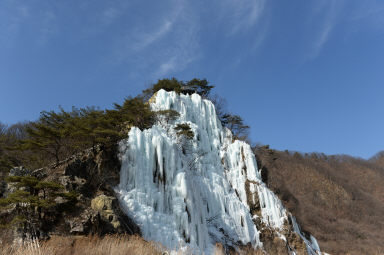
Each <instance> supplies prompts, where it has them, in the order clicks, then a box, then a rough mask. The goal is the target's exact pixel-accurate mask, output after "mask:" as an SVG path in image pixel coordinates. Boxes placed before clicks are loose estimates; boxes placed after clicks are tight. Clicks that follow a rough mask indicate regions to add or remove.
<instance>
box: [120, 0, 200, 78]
mask: <svg viewBox="0 0 384 255" xmlns="http://www.w3.org/2000/svg"><path fill="white" fill-rule="evenodd" d="M168 3H171V4H170V5H169V6H170V7H171V8H170V9H169V8H164V9H163V10H161V11H159V12H158V13H159V14H158V15H157V16H156V15H152V17H151V19H149V20H146V22H145V23H139V24H137V25H136V26H135V28H134V29H130V30H128V31H127V32H126V34H125V35H124V37H123V38H122V39H121V40H119V41H118V43H117V44H116V45H115V61H117V64H119V65H121V64H122V63H128V64H134V65H135V67H136V68H137V69H138V70H139V71H138V72H137V75H140V73H141V72H145V73H146V75H147V76H150V77H152V78H159V77H161V76H167V75H170V74H172V73H174V72H177V71H181V70H183V69H184V68H186V67H187V66H188V64H190V63H191V62H193V61H194V60H195V59H197V58H198V57H199V56H200V53H199V47H200V46H199V35H198V32H197V31H198V30H199V26H200V23H199V21H198V20H197V18H196V17H197V16H196V13H194V12H193V11H192V10H191V8H188V3H187V2H186V1H170V2H168ZM140 70H141V71H140Z"/></svg>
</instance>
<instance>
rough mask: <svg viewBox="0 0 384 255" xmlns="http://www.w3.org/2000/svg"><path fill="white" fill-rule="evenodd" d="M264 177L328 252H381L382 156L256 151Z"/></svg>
mask: <svg viewBox="0 0 384 255" xmlns="http://www.w3.org/2000/svg"><path fill="white" fill-rule="evenodd" d="M255 153H256V156H257V158H258V161H259V162H258V163H259V167H260V168H261V169H262V176H263V179H264V181H266V183H268V186H269V187H270V188H271V189H272V190H273V191H274V192H275V193H276V194H277V195H278V196H279V197H280V199H281V200H282V201H283V202H284V204H285V206H286V207H287V208H288V209H289V210H290V211H291V212H292V213H293V214H294V215H295V216H296V217H297V220H298V222H299V224H300V225H301V226H302V228H303V230H305V231H308V232H310V233H311V234H312V235H314V236H315V237H316V238H317V240H318V241H319V244H320V248H321V249H322V250H323V251H325V252H328V253H331V254H380V252H382V251H383V249H384V244H383V242H382V237H383V236H384V221H383V220H382V217H383V215H384V185H383V184H384V164H383V162H384V154H383V153H381V154H380V153H379V154H378V155H377V156H376V157H374V158H372V159H370V160H363V159H359V158H353V157H350V156H345V155H336V156H327V155H324V154H320V153H311V154H300V153H297V152H289V151H285V152H282V151H276V150H271V149H269V147H267V146H262V147H256V148H255Z"/></svg>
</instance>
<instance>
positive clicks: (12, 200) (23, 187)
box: [0, 176, 77, 229]
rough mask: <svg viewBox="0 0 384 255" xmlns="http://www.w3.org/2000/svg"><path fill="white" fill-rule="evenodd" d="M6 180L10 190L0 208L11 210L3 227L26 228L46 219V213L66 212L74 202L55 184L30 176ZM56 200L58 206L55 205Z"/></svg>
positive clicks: (2, 200) (73, 195) (13, 177)
mask: <svg viewBox="0 0 384 255" xmlns="http://www.w3.org/2000/svg"><path fill="white" fill-rule="evenodd" d="M6 181H7V183H8V184H9V185H11V186H12V187H13V191H12V192H11V193H10V194H9V195H8V196H7V197H5V198H0V209H6V208H14V214H12V215H11V220H10V221H9V222H2V223H1V225H2V226H3V227H12V226H15V227H20V228H23V229H30V227H31V225H32V226H33V224H39V222H42V221H44V220H46V218H47V217H48V216H49V214H50V213H57V211H61V212H62V211H63V208H64V211H66V210H68V209H70V208H71V207H73V205H74V204H75V203H76V201H77V198H76V197H77V194H76V193H74V192H63V191H64V187H63V186H62V185H60V184H58V183H55V182H47V181H40V180H38V179H37V178H36V177H33V176H9V177H8V178H6ZM59 198H60V199H61V200H62V202H61V203H60V204H58V203H57V202H56V200H57V199H59ZM58 209H59V210H58ZM33 220H37V222H33Z"/></svg>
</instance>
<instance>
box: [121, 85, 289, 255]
mask: <svg viewBox="0 0 384 255" xmlns="http://www.w3.org/2000/svg"><path fill="white" fill-rule="evenodd" d="M151 108H152V109H153V110H156V111H158V110H168V109H171V110H175V111H177V112H178V113H179V114H180V116H179V117H178V118H177V119H176V120H174V121H168V122H167V121H166V120H165V119H163V120H159V121H158V122H157V123H156V125H154V126H153V127H152V128H150V129H146V130H143V131H141V130H139V129H138V128H136V127H133V128H131V130H130V132H129V136H128V138H127V139H126V140H124V141H122V142H121V143H120V149H121V160H122V166H121V173H120V184H119V186H118V187H117V189H116V190H117V193H118V194H119V200H120V203H121V205H122V206H123V209H124V210H125V212H126V213H127V214H128V215H129V216H130V217H131V218H133V219H134V220H135V222H136V223H137V224H138V225H139V226H140V228H141V230H142V233H143V236H144V238H146V239H148V240H154V241H158V242H160V243H162V244H163V245H164V246H166V247H167V248H169V249H184V248H185V247H188V248H190V249H193V250H194V252H195V253H203V252H204V253H205V254H211V253H212V251H213V245H214V244H215V243H217V242H221V243H225V244H227V245H235V244H236V243H238V242H241V243H243V244H247V243H251V244H252V245H253V246H254V247H256V246H260V247H262V243H261V242H260V240H259V231H258V230H257V228H256V226H255V224H254V220H255V217H258V216H255V215H254V216H252V215H251V213H250V207H249V204H250V203H252V202H253V203H256V202H258V203H259V204H260V208H261V216H260V220H261V221H262V222H264V224H266V225H268V226H270V227H271V228H276V229H279V228H282V227H283V225H284V222H287V219H288V215H287V212H286V210H285V209H284V207H283V205H282V203H281V202H280V200H279V199H278V198H277V197H276V196H275V195H274V194H273V193H272V192H271V191H270V190H269V189H268V188H267V187H266V185H265V184H264V183H263V182H262V181H261V177H260V173H259V171H258V169H257V164H256V159H255V156H254V154H253V153H252V151H251V148H250V146H249V145H248V144H246V143H244V142H242V141H238V140H236V141H234V140H233V138H232V134H231V132H230V131H229V130H228V129H226V128H223V127H222V125H221V123H220V121H219V119H218V118H217V116H216V111H215V107H214V105H213V104H212V102H210V101H209V100H204V99H202V98H201V97H200V96H199V95H197V94H193V95H183V94H181V95H178V94H176V93H175V92H166V91H164V90H160V91H158V92H157V94H156V95H155V96H154V99H153V100H151ZM180 123H188V124H189V125H190V127H191V129H192V130H193V132H194V137H193V139H191V140H189V139H186V138H185V137H183V136H179V135H177V133H176V131H175V129H174V127H176V125H177V124H180Z"/></svg>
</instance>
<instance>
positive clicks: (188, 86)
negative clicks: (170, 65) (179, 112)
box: [142, 78, 214, 100]
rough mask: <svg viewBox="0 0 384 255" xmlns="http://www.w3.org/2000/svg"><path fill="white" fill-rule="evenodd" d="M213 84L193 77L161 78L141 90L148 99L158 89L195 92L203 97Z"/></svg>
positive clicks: (207, 93) (187, 92) (186, 92)
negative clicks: (181, 79) (180, 79)
mask: <svg viewBox="0 0 384 255" xmlns="http://www.w3.org/2000/svg"><path fill="white" fill-rule="evenodd" d="M213 88H214V86H211V85H209V82H208V81H207V80H206V79H197V78H194V79H192V80H190V81H187V82H184V81H179V80H177V79H176V78H171V79H161V80H158V82H157V83H155V84H153V85H152V87H150V88H149V89H146V90H143V93H142V95H143V97H144V98H145V99H146V100H148V99H149V98H150V97H152V96H153V94H155V93H156V92H157V91H159V90H160V89H164V90H165V91H175V92H176V93H178V94H180V93H183V94H192V93H197V94H199V95H201V96H203V97H207V96H208V95H209V93H210V91H211V89H213Z"/></svg>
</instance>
